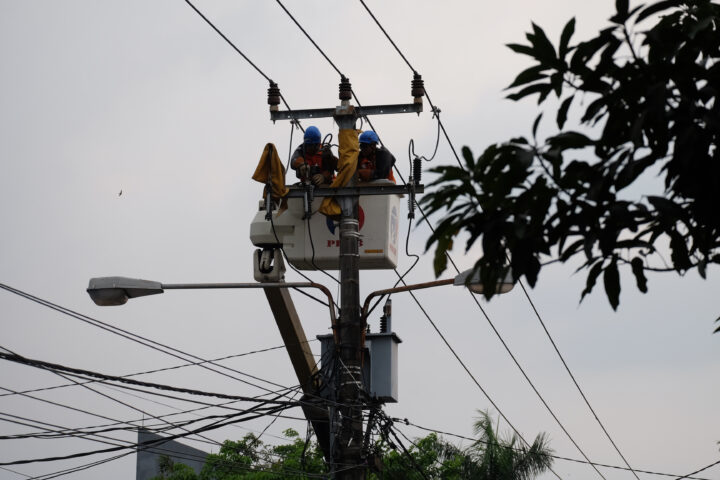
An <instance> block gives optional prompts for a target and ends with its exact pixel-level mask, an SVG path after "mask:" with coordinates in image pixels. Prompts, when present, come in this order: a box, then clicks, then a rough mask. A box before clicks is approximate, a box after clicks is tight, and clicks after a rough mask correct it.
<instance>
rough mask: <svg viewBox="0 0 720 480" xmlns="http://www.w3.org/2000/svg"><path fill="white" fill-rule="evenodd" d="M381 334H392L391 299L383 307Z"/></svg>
mask: <svg viewBox="0 0 720 480" xmlns="http://www.w3.org/2000/svg"><path fill="white" fill-rule="evenodd" d="M380 333H392V300H390V299H389V298H388V299H387V301H386V302H385V305H384V306H383V315H382V317H380Z"/></svg>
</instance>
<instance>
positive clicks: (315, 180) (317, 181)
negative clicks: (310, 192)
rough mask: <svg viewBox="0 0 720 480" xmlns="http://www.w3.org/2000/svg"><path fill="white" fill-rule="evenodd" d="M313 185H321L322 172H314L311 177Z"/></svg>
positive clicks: (322, 181) (323, 177) (322, 180)
mask: <svg viewBox="0 0 720 480" xmlns="http://www.w3.org/2000/svg"><path fill="white" fill-rule="evenodd" d="M311 181H312V183H313V185H322V184H323V183H325V176H324V175H323V174H322V173H316V174H315V175H313V176H312V179H311Z"/></svg>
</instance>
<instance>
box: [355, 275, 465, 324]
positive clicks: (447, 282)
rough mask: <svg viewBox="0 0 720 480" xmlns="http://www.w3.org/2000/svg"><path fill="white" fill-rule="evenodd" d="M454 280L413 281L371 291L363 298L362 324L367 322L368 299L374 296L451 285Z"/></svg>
mask: <svg viewBox="0 0 720 480" xmlns="http://www.w3.org/2000/svg"><path fill="white" fill-rule="evenodd" d="M454 281H455V279H454V278H446V279H445V280H435V281H434V282H425V283H415V284H412V285H405V286H402V287H395V288H387V289H385V290H377V291H375V292H372V293H371V294H370V295H368V296H367V298H365V303H364V304H363V309H362V319H363V325H364V324H367V316H368V309H369V308H370V300H371V299H373V298H374V297H377V296H381V295H388V294H390V293H400V292H409V291H410V290H422V289H423V288H432V287H440V286H442V285H452V284H453V282H454Z"/></svg>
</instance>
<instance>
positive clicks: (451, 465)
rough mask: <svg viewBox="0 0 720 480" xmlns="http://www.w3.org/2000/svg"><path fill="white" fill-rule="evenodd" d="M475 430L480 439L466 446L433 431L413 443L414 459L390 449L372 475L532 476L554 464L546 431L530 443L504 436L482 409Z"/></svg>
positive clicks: (401, 479) (414, 479)
mask: <svg viewBox="0 0 720 480" xmlns="http://www.w3.org/2000/svg"><path fill="white" fill-rule="evenodd" d="M475 433H476V434H477V438H478V439H477V441H476V442H474V443H473V444H471V445H470V446H468V447H467V448H459V447H457V446H455V445H453V444H451V443H448V442H447V441H445V440H443V439H442V438H440V437H438V436H437V435H436V434H434V433H431V434H430V435H428V436H426V437H424V438H421V439H419V440H417V441H416V442H414V445H412V446H411V447H410V449H409V453H410V456H411V457H412V460H411V459H409V458H408V456H407V455H406V454H405V453H404V452H402V451H398V450H396V449H390V450H388V451H387V452H385V454H384V458H383V463H384V469H383V471H382V473H381V474H380V475H378V476H376V477H371V479H372V478H374V479H375V480H379V479H385V480H423V479H425V478H429V479H438V480H440V479H442V480H531V479H533V478H535V477H536V476H538V475H540V474H541V473H543V472H545V471H547V470H548V469H549V468H550V467H551V466H552V460H553V458H552V456H551V455H552V449H550V447H549V445H548V442H547V439H546V436H545V434H540V435H538V436H537V437H536V438H535V441H534V442H533V443H532V444H531V445H530V446H529V447H528V446H526V445H524V444H523V443H522V441H521V440H520V438H518V437H517V435H514V434H513V435H508V436H501V435H500V434H499V432H497V431H496V430H495V429H494V428H493V425H492V418H491V417H490V415H488V414H487V413H486V412H480V418H478V420H477V421H476V422H475ZM420 471H422V472H423V474H421V473H420Z"/></svg>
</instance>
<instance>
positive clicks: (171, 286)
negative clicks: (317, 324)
mask: <svg viewBox="0 0 720 480" xmlns="http://www.w3.org/2000/svg"><path fill="white" fill-rule="evenodd" d="M162 288H163V289H165V290H204V289H222V288H317V289H318V290H320V291H321V292H323V293H324V294H325V296H326V297H327V299H328V308H329V309H330V323H331V324H332V327H333V329H335V327H336V323H337V315H336V313H335V300H333V296H332V293H330V290H328V288H327V287H326V286H325V285H322V284H320V283H315V282H268V283H257V282H256V283H168V284H165V283H163V284H162Z"/></svg>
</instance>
